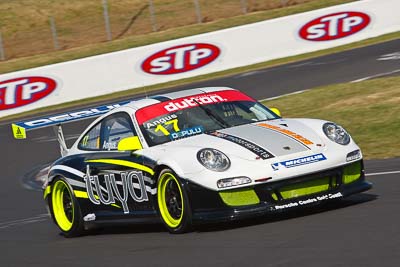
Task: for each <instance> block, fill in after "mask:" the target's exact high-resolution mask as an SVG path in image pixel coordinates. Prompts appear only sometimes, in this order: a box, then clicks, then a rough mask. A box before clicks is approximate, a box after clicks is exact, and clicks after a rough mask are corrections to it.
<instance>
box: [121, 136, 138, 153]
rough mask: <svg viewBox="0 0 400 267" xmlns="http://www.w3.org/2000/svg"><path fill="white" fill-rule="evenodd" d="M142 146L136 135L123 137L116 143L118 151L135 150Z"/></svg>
mask: <svg viewBox="0 0 400 267" xmlns="http://www.w3.org/2000/svg"><path fill="white" fill-rule="evenodd" d="M142 148H143V147H142V144H141V143H140V140H139V137H137V136H131V137H126V138H123V139H121V141H119V143H118V150H119V151H135V150H139V149H142Z"/></svg>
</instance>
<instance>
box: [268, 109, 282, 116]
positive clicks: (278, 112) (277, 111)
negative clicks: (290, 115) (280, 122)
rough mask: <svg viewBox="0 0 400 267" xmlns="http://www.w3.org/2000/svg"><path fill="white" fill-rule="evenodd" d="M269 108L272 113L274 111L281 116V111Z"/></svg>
mask: <svg viewBox="0 0 400 267" xmlns="http://www.w3.org/2000/svg"><path fill="white" fill-rule="evenodd" d="M269 110H271V111H272V112H273V113H275V114H276V115H278V116H279V117H282V115H281V112H280V111H279V109H277V108H270V109H269Z"/></svg>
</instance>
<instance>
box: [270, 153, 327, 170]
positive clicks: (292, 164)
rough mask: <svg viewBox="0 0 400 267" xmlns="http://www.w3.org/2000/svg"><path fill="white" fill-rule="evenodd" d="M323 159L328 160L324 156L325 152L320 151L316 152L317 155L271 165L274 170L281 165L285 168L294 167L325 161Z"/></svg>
mask: <svg viewBox="0 0 400 267" xmlns="http://www.w3.org/2000/svg"><path fill="white" fill-rule="evenodd" d="M323 160H326V157H325V156H324V154H322V153H320V154H315V155H311V156H307V157H302V158H297V159H291V160H286V161H281V162H276V163H272V164H271V166H272V169H273V170H274V171H277V170H279V168H280V167H281V166H283V167H285V168H293V167H297V166H301V165H306V164H311V163H315V162H318V161H323Z"/></svg>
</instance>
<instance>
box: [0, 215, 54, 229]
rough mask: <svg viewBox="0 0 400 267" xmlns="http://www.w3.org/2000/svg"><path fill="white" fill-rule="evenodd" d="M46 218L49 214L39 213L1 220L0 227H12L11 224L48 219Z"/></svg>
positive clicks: (16, 224)
mask: <svg viewBox="0 0 400 267" xmlns="http://www.w3.org/2000/svg"><path fill="white" fill-rule="evenodd" d="M48 218H49V214H40V215H37V216H34V217H30V218H26V219H20V220H14V221H8V222H2V223H0V229H4V228H8V227H12V226H18V225H24V224H29V223H35V222H42V221H46V220H48Z"/></svg>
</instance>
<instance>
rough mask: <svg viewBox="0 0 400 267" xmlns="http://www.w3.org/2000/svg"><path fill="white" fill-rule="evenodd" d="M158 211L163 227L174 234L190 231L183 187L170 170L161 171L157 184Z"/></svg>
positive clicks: (189, 214) (189, 215)
mask: <svg viewBox="0 0 400 267" xmlns="http://www.w3.org/2000/svg"><path fill="white" fill-rule="evenodd" d="M157 203H158V209H159V213H160V216H161V219H162V221H163V222H164V225H165V226H166V227H167V229H168V230H169V231H170V232H171V233H174V234H179V233H185V232H187V231H190V229H191V225H192V222H191V217H192V214H191V210H190V206H189V201H188V197H187V194H186V191H185V188H184V186H182V183H181V182H180V180H179V179H178V177H177V175H176V174H175V173H174V172H173V171H172V170H170V169H165V170H163V171H162V172H161V173H160V175H159V178H158V184H157Z"/></svg>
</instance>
